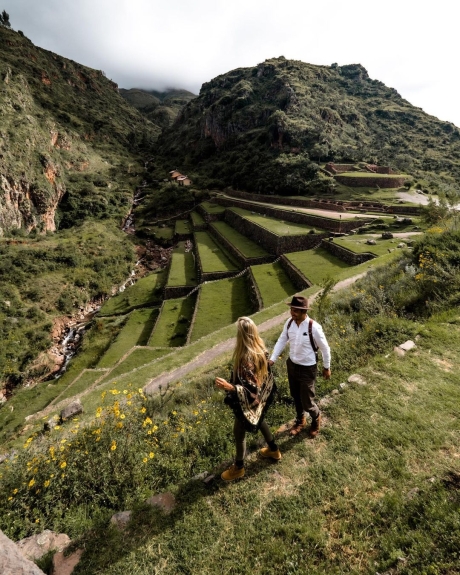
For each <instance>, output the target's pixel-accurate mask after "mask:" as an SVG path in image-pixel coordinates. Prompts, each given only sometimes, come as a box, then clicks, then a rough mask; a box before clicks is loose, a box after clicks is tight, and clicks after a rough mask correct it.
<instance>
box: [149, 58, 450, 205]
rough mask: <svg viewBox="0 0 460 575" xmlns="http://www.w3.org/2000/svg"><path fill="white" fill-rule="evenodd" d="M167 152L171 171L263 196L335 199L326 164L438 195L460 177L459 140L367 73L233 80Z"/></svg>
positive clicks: (204, 104)
mask: <svg viewBox="0 0 460 575" xmlns="http://www.w3.org/2000/svg"><path fill="white" fill-rule="evenodd" d="M159 143H160V144H161V145H160V149H161V152H162V154H163V157H164V158H165V159H166V160H167V161H168V165H172V164H174V165H180V166H181V169H183V170H186V171H188V173H190V172H193V170H197V171H198V170H199V172H200V174H202V175H206V176H207V177H208V178H209V179H210V180H211V181H212V183H213V184H216V185H218V184H220V185H222V186H223V185H232V186H234V187H235V188H236V187H239V188H242V189H246V190H252V191H260V192H277V193H284V194H294V193H306V192H307V193H308V192H312V191H313V190H314V189H317V190H321V189H325V188H327V186H326V185H325V182H324V181H323V174H322V173H319V172H318V164H319V163H320V162H324V161H326V160H331V161H335V162H350V161H351V162H358V161H366V162H371V163H378V164H382V165H388V164H390V165H391V166H392V167H393V168H395V169H397V170H401V171H403V172H406V173H410V174H415V176H416V177H417V178H419V179H422V180H425V181H424V182H422V185H424V186H425V187H428V188H429V187H431V188H436V187H437V186H440V185H443V186H449V185H451V184H452V183H453V181H454V179H455V178H456V177H457V176H459V175H460V132H459V130H458V129H457V128H456V127H455V126H454V125H453V124H450V123H447V122H442V121H440V120H437V119H436V118H434V117H433V116H429V115H428V114H426V113H424V112H423V111H422V110H421V109H420V108H416V107H414V106H412V105H411V104H410V103H409V102H407V101H406V100H404V99H403V98H401V96H400V95H399V94H398V93H397V92H396V90H394V89H392V88H388V87H387V86H385V85H384V84H383V83H382V82H379V81H378V80H372V79H370V78H369V76H368V74H367V72H366V70H365V69H364V68H363V67H362V66H361V65H359V64H352V65H348V66H338V65H336V64H333V65H332V66H330V67H329V66H315V65H311V64H305V63H303V62H300V61H293V60H286V59H285V58H284V57H280V58H273V59H269V60H266V61H265V62H263V63H261V64H259V65H258V66H254V67H252V68H239V69H236V70H232V71H231V72H228V73H227V74H223V75H221V76H218V77H216V78H214V79H213V80H211V81H210V82H208V83H205V84H203V86H202V89H201V91H200V95H199V97H198V98H196V99H194V100H193V101H191V102H189V103H188V104H187V105H186V106H185V107H184V108H183V110H182V111H181V113H180V115H179V117H178V119H177V120H176V122H175V124H174V126H172V127H171V128H170V129H169V130H167V131H165V133H164V135H163V136H162V137H161V139H160V142H159ZM165 163H166V162H165ZM312 184H316V188H315V186H312ZM326 184H327V180H326Z"/></svg>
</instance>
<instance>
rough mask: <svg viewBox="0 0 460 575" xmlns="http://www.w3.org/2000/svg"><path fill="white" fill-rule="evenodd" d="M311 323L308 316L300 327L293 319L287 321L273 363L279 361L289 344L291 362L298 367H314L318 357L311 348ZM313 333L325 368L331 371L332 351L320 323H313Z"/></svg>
mask: <svg viewBox="0 0 460 575" xmlns="http://www.w3.org/2000/svg"><path fill="white" fill-rule="evenodd" d="M309 321H310V318H309V317H308V315H307V317H306V318H305V319H304V321H303V322H302V323H301V324H300V325H299V326H298V325H297V324H296V322H295V321H293V320H291V319H288V320H287V321H286V323H285V324H284V327H283V331H282V332H281V335H280V336H279V338H278V341H277V342H276V344H275V349H274V350H273V353H272V355H271V357H270V359H271V360H272V361H276V360H277V359H278V357H279V356H280V354H281V352H282V351H283V349H284V348H285V347H286V344H287V343H288V342H289V344H290V351H289V357H290V358H291V361H293V362H294V363H297V364H298V365H314V364H315V363H316V355H315V352H314V350H313V348H312V346H311V342H310V336H309V335H308V323H309ZM289 322H291V325H290V326H289V334H288V329H287V328H288V325H289ZM311 331H312V335H313V339H314V341H315V343H316V345H317V346H318V348H319V349H320V350H321V354H322V356H323V367H324V368H325V369H329V368H330V365H331V349H330V347H329V344H328V343H327V339H326V336H325V335H324V332H323V328H322V327H321V326H320V325H319V323H317V322H316V321H313V325H312V330H311Z"/></svg>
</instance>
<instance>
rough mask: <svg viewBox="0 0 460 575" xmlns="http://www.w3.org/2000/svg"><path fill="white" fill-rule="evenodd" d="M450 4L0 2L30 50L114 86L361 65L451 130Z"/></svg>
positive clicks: (189, 85) (454, 29) (196, 83)
mask: <svg viewBox="0 0 460 575" xmlns="http://www.w3.org/2000/svg"><path fill="white" fill-rule="evenodd" d="M455 5H456V3H455V2H454V1H451V0H449V1H448V0H437V1H436V2H432V3H422V2H419V1H415V0H386V2H369V1H368V0H348V1H347V2H345V1H344V0H329V1H328V2H321V1H320V0H315V1H313V0H226V1H225V2H224V1H223V0H193V1H192V0H0V10H2V9H5V10H6V11H7V12H8V13H9V15H10V21H11V25H12V28H14V29H15V30H22V31H23V32H24V34H25V35H26V36H27V37H28V38H30V40H32V42H33V43H34V44H36V45H37V46H41V47H42V48H46V49H48V50H52V51H53V52H57V53H58V54H61V55H62V56H65V57H67V58H71V59H72V60H76V61H77V62H80V63H81V64H84V65H86V66H90V67H92V68H96V69H99V70H104V72H105V73H106V74H107V77H108V78H111V79H112V80H114V81H115V82H117V84H118V85H119V87H120V88H134V87H139V88H153V89H163V88H165V87H178V88H185V89H187V90H190V91H192V92H194V93H198V92H199V90H200V86H201V84H202V83H203V82H206V81H208V80H210V79H212V78H214V77H215V76H217V75H219V74H223V73H225V72H228V71H229V70H233V69H234V68H239V67H245V66H255V65H256V64H258V63H259V62H263V61H264V60H265V59H267V58H272V57H276V56H281V55H282V56H285V57H286V58H290V59H295V60H302V61H304V62H309V63H311V64H325V65H330V64H332V63H333V62H337V63H338V64H339V65H344V64H355V63H360V64H362V65H363V66H364V67H365V68H366V69H367V71H368V72H369V75H370V76H371V78H375V79H377V80H380V81H382V82H384V83H385V84H386V85H387V86H391V87H393V88H396V90H397V91H398V92H399V93H400V94H401V95H402V96H403V97H404V98H406V99H407V100H409V102H411V103H412V104H414V105H415V106H419V107H421V108H423V109H424V110H425V112H427V113H429V114H432V115H434V116H437V117H438V118H440V119H442V120H447V121H450V122H453V123H454V124H456V125H457V126H460V106H459V104H458V101H459V95H458V93H457V92H458V89H459V87H460V80H459V72H458V61H457V56H458V52H459V50H458V42H457V36H458V19H457V12H456V9H455Z"/></svg>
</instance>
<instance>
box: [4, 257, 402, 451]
mask: <svg viewBox="0 0 460 575" xmlns="http://www.w3.org/2000/svg"><path fill="white" fill-rule="evenodd" d="M398 253H399V250H397V251H394V252H392V253H388V254H386V255H384V256H381V257H380V258H378V259H374V260H371V261H369V262H365V263H363V264H361V265H359V266H354V267H349V268H345V269H342V270H341V271H340V273H339V274H338V275H337V279H338V280H343V279H346V278H348V277H351V276H353V275H356V274H359V273H362V272H363V271H366V270H368V269H370V268H374V267H378V266H380V265H382V264H385V263H386V262H389V261H391V260H392V259H394V257H395V255H398ZM239 279H241V278H239ZM224 281H227V280H224ZM216 284H221V282H213V284H207V285H208V286H209V285H216ZM204 287H205V286H204ZM317 291H318V286H312V287H311V288H308V289H307V290H304V291H303V292H301V293H302V295H305V296H306V297H309V296H310V295H312V294H313V293H315V292H317ZM221 292H223V296H224V297H226V298H229V297H231V293H230V294H229V293H228V291H227V292H226V293H225V292H224V290H220V291H219V293H221ZM213 303H215V302H213ZM219 311H220V310H219ZM244 313H248V312H247V311H242V312H241V313H239V315H243V314H244ZM281 313H286V317H287V310H286V305H285V304H284V302H280V303H277V304H275V305H273V306H271V307H268V308H266V309H263V310H262V311H260V312H257V313H255V314H253V315H252V316H251V317H253V319H254V321H255V322H256V324H258V325H259V324H260V323H262V322H264V321H266V320H267V319H269V318H271V317H273V316H275V315H277V314H281ZM229 316H230V317H231V319H229V320H228V321H229V323H227V324H224V325H223V327H221V328H220V329H218V330H217V331H216V332H215V333H213V328H209V331H208V332H207V333H208V334H209V335H208V336H207V337H206V336H205V337H203V338H201V339H200V340H199V341H195V340H193V341H194V343H192V344H191V345H187V346H185V347H182V348H180V349H177V350H175V352H174V353H171V354H169V355H167V356H166V357H164V359H162V360H161V361H160V362H155V361H154V362H153V363H152V364H148V365H145V366H144V367H140V368H139V369H137V370H136V371H135V372H132V373H127V372H126V373H124V374H120V375H119V376H117V384H116V385H115V384H114V383H113V382H112V383H110V384H101V386H100V387H98V388H97V389H95V390H94V391H91V392H90V393H89V394H88V395H86V396H85V397H84V405H85V414H83V415H82V417H81V419H82V420H91V419H92V418H93V417H94V415H93V414H94V411H95V409H96V408H97V406H98V405H99V402H100V394H101V391H107V390H108V389H112V388H114V387H115V388H117V389H118V390H121V391H122V390H123V389H124V388H126V386H128V385H132V386H133V387H134V388H136V389H137V388H139V387H143V386H144V385H146V384H147V382H148V381H149V380H150V379H151V378H152V377H155V376H157V375H159V374H160V373H163V372H166V371H169V370H172V369H174V368H176V367H177V365H180V364H183V363H187V362H189V361H191V360H192V359H194V358H195V357H196V356H197V355H199V354H200V353H201V352H203V351H205V350H206V349H208V348H209V347H212V346H214V345H216V343H219V342H221V341H224V340H225V339H228V338H230V337H234V335H235V326H234V325H233V324H232V322H233V321H234V320H233V318H232V316H231V314H229ZM237 317H238V316H237ZM202 319H203V322H204V323H205V324H206V318H205V317H203V318H202ZM235 319H236V318H235ZM121 320H122V318H116V319H115V321H116V322H120V321H121ZM96 323H97V324H98V325H99V327H98V329H96V330H94V331H93V330H91V332H88V335H89V334H90V333H94V334H96V336H97V337H95V339H91V337H88V339H87V340H86V342H84V346H88V348H90V350H94V349H99V350H102V351H99V352H98V353H103V352H104V351H105V349H107V347H108V345H109V343H110V335H108V334H107V330H109V333H110V330H111V329H113V328H114V327H115V326H114V320H113V319H100V320H97V322H96ZM208 323H209V322H208ZM221 324H222V322H221ZM104 325H107V329H106V328H104V329H102V326H104ZM204 328H206V325H205V326H204ZM85 338H86V336H85ZM99 339H100V343H99ZM171 351H172V350H171ZM87 353H89V351H86V350H80V351H79V353H78V354H77V356H76V357H75V358H73V359H72V361H71V363H70V365H69V372H70V370H72V371H73V373H72V374H71V377H70V378H69V379H68V380H67V381H66V385H68V384H69V383H71V382H72V381H73V380H74V379H75V377H76V376H77V375H78V373H79V372H80V371H81V370H78V369H75V370H73V366H74V365H76V364H77V362H79V364H80V365H81V366H82V368H84V367H94V365H95V363H94V359H93V363H91V362H90V361H86V360H84V359H85V356H86V354H87ZM80 354H82V356H83V359H82V357H81V356H80ZM95 357H98V355H97V354H96V356H95ZM66 375H67V374H64V375H63V376H62V377H66ZM109 380H110V381H111V378H110V377H109ZM58 381H60V380H58ZM53 385H54V384H53ZM63 389H65V387H64V388H60V389H59V391H58V392H59V393H60V392H61V391H63ZM58 392H57V391H56V390H53V389H52V387H49V383H48V382H45V383H43V384H40V385H38V386H36V387H34V388H26V389H21V390H18V391H17V393H16V394H15V395H14V396H13V398H12V399H10V400H9V405H12V406H13V411H9V412H7V411H6V410H5V409H1V410H0V445H7V446H8V448H9V449H11V448H16V447H18V446H20V445H21V444H22V442H23V439H22V438H21V437H19V438H15V435H14V430H19V431H20V430H21V429H22V428H23V427H24V418H25V417H26V416H27V415H30V414H32V413H36V412H37V411H39V410H41V409H43V408H44V407H45V406H46V405H48V404H49V403H50V401H52V400H53V399H54V398H55V397H56V395H57V394H58ZM11 402H13V403H11ZM52 413H56V412H51V414H52ZM41 427H42V424H41V423H40V421H38V422H34V423H33V427H32V430H31V431H30V433H35V432H37V433H39V432H40V429H41Z"/></svg>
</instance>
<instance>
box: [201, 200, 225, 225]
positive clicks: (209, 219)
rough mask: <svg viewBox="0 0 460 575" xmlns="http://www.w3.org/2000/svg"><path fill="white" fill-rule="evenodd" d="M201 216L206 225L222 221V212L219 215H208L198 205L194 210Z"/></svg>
mask: <svg viewBox="0 0 460 575" xmlns="http://www.w3.org/2000/svg"><path fill="white" fill-rule="evenodd" d="M195 211H197V212H198V213H199V214H200V215H201V216H203V219H204V221H205V222H206V223H209V222H217V221H218V220H223V219H224V213H223V212H222V213H221V214H210V213H209V212H207V211H206V210H205V209H204V208H203V206H202V205H201V204H199V205H198V206H197V207H196V210H195Z"/></svg>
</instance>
